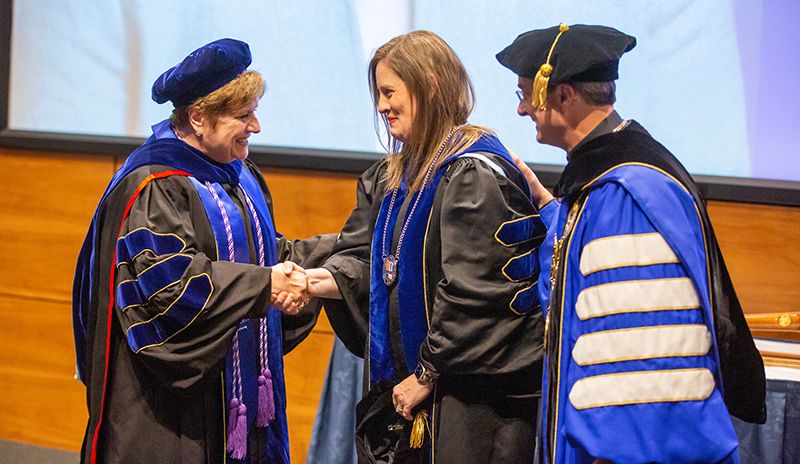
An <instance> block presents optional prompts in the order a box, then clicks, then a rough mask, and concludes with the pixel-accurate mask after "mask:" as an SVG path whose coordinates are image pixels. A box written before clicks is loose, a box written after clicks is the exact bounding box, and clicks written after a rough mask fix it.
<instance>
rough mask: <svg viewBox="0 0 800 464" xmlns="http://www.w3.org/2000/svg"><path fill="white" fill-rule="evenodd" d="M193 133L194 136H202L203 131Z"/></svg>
mask: <svg viewBox="0 0 800 464" xmlns="http://www.w3.org/2000/svg"><path fill="white" fill-rule="evenodd" d="M194 135H196V136H198V137H202V136H203V133H202V132H200V131H197V132H195V133H194Z"/></svg>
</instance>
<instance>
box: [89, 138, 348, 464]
mask: <svg viewBox="0 0 800 464" xmlns="http://www.w3.org/2000/svg"><path fill="white" fill-rule="evenodd" d="M206 182H209V184H206ZM212 189H213V190H214V194H215V195H217V196H218V197H219V199H220V203H219V205H211V206H214V208H212V207H210V206H209V201H208V200H209V199H208V198H206V203H205V204H204V202H203V199H202V198H201V196H202V195H204V194H205V195H208V194H210V192H211V190H212ZM245 191H246V192H247V194H246V196H247V197H249V198H245V194H244V193H243V192H245ZM201 192H202V193H201ZM248 199H249V200H250V203H251V206H252V208H251V206H249V205H248V204H247V203H248ZM217 206H219V207H221V208H223V209H225V214H226V215H227V216H229V217H228V219H229V221H230V223H231V229H232V232H233V236H232V238H233V243H232V245H233V249H234V253H235V255H234V258H235V260H236V261H237V262H229V261H228V259H229V258H230V256H229V251H228V248H227V243H226V242H227V240H225V239H222V240H220V238H221V237H220V234H222V236H223V237H224V236H225V235H226V233H225V231H224V228H223V229H222V230H220V227H219V224H215V223H217V222H219V221H218V218H215V215H217V216H219V215H220V214H221V210H220V209H219V208H218V207H217ZM251 211H256V214H257V215H258V223H259V225H260V226H261V227H260V229H261V232H262V237H261V239H262V240H261V242H262V243H263V244H264V245H263V246H261V247H260V246H259V240H258V238H257V235H258V233H257V230H256V228H255V221H253V220H252V212H251ZM275 237H276V234H275V232H274V227H273V226H272V213H271V200H270V196H269V191H268V189H267V188H266V184H265V183H264V181H263V178H261V175H260V172H259V171H258V168H257V167H256V166H255V165H253V164H252V163H250V162H249V161H245V163H244V164H242V163H241V162H233V163H229V164H227V165H218V164H216V163H213V162H211V161H210V160H209V159H208V158H206V157H205V156H204V155H203V154H202V153H200V152H198V151H196V150H194V149H192V148H191V147H189V146H188V145H186V144H185V143H183V142H181V141H179V140H176V139H172V138H167V139H155V138H151V139H150V140H148V142H147V143H146V144H145V145H143V146H142V147H140V149H138V150H137V151H136V152H134V153H133V154H132V155H131V156H130V157H129V158H128V161H126V163H125V165H124V166H123V168H121V169H120V171H119V172H118V173H117V174H116V175H115V177H114V179H113V180H112V183H111V184H110V186H109V188H108V189H107V192H106V194H104V196H103V199H102V200H101V204H100V206H99V207H98V210H97V212H96V214H95V218H94V219H93V222H92V227H91V228H90V231H89V234H88V235H87V239H86V241H85V243H84V248H83V250H82V253H81V256H80V259H79V264H78V271H77V273H76V279H75V290H74V293H75V295H74V304H75V316H74V321H75V332H76V350H77V354H78V365H79V373H80V374H81V378H82V380H83V382H84V383H85V384H86V385H87V401H88V405H89V413H90V419H89V424H88V426H87V434H86V437H85V442H84V450H83V460H84V462H90V461H91V462H134V463H135V462H223V461H225V460H226V451H225V445H226V430H225V428H226V424H225V422H226V420H227V417H226V415H227V413H228V411H227V406H228V405H227V403H228V401H227V400H226V397H230V388H231V387H230V381H229V380H230V378H231V375H230V367H228V368H227V370H228V373H226V374H223V372H224V371H225V370H226V364H230V362H228V363H226V356H227V357H230V354H229V350H230V347H231V342H232V340H233V337H234V334H235V333H236V332H237V329H240V322H241V321H242V320H248V319H250V318H253V319H258V318H262V317H266V318H267V322H268V324H267V335H268V336H267V341H268V343H267V347H268V359H269V360H268V365H269V367H270V370H271V371H272V382H273V391H274V400H275V406H276V410H277V414H276V416H277V417H276V419H275V420H273V421H272V422H271V423H270V425H269V427H268V428H266V429H262V428H256V427H255V425H254V424H253V419H252V418H253V417H254V414H255V410H256V409H257V407H256V406H257V405H256V404H254V400H253V394H254V393H252V392H253V391H254V390H255V389H257V384H255V383H250V382H255V377H256V376H257V375H258V372H257V371H256V370H255V369H257V359H258V351H257V350H258V349H260V346H261V344H262V343H263V342H259V341H258V331H257V327H258V325H257V324H258V321H253V322H252V323H251V322H246V323H245V324H244V325H243V326H242V327H243V328H244V330H245V332H247V333H245V332H240V344H241V346H240V354H241V355H242V359H241V361H242V363H243V364H242V366H245V364H248V363H247V361H248V360H249V361H251V362H250V364H249V366H250V369H253V371H252V372H251V371H249V370H248V371H247V372H244V371H243V373H242V379H243V385H242V386H243V387H244V388H243V389H244V390H245V391H244V393H245V401H246V402H248V403H249V408H248V414H247V416H248V419H249V421H248V423H250V424H251V425H250V429H251V430H250V434H249V440H248V441H249V443H248V451H247V452H248V455H247V456H245V459H244V460H243V462H254V463H255V462H288V432H287V429H286V422H285V386H284V380H283V360H282V355H283V345H284V343H283V340H282V337H283V331H282V327H281V325H282V324H281V319H282V316H281V314H280V313H279V312H278V311H277V310H275V309H274V308H270V307H269V299H270V288H271V286H270V280H271V269H270V268H269V267H260V266H258V265H257V264H258V262H259V254H260V253H261V255H262V256H264V259H265V264H271V263H274V262H277V260H278V259H285V258H287V257H294V258H295V260H296V261H301V262H302V261H303V259H304V258H307V257H311V256H314V257H315V258H314V259H316V262H309V263H307V264H311V265H312V266H313V265H318V264H319V262H321V260H322V259H323V258H324V257H325V256H326V255H327V250H329V249H330V245H332V243H333V242H332V238H329V239H327V240H325V239H321V238H318V239H313V240H310V241H309V243H306V244H304V245H298V244H297V243H291V242H288V241H286V240H285V239H283V238H279V239H278V246H277V248H276V241H275ZM120 238H121V240H120ZM326 246H327V247H328V248H327V250H322V248H325V247H326ZM259 248H261V250H263V251H259ZM295 248H297V249H298V250H299V251H301V252H302V253H305V256H296V255H295ZM115 264H116V265H115ZM112 272H113V274H112ZM112 275H113V276H114V277H113V281H111V282H109V279H110V276H112ZM312 311H313V310H312ZM315 318H316V315H315V314H314V315H312V316H311V317H308V316H307V315H305V316H304V317H300V318H295V319H293V320H291V321H290V322H289V324H288V325H289V332H290V333H291V336H290V338H291V339H290V340H288V341H287V345H288V346H294V345H295V344H296V343H298V342H299V340H302V338H303V337H305V335H306V334H307V333H308V330H310V326H313V322H314V320H315ZM254 324H255V326H254ZM254 327H255V328H256V330H253V328H254ZM229 361H230V360H229ZM226 379H227V381H226ZM246 385H252V387H246ZM248 397H249V398H250V400H248V399H247V398H248ZM227 461H228V462H235V461H232V460H231V459H230V457H228V458H227Z"/></svg>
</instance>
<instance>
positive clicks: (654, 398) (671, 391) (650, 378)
mask: <svg viewBox="0 0 800 464" xmlns="http://www.w3.org/2000/svg"><path fill="white" fill-rule="evenodd" d="M713 391H714V375H713V374H712V373H711V371H710V370H708V369H705V368H702V369H680V370H671V371H644V372H630V373H624V374H612V375H603V376H596V377H586V378H583V379H580V380H578V381H577V382H575V384H574V385H573V386H572V390H570V392H569V401H570V403H572V406H574V407H575V409H579V410H580V409H589V408H599V407H603V406H612V405H626V404H640V403H660V402H667V401H669V402H676V401H698V400H704V399H706V398H708V397H709V396H711V393H712V392H713Z"/></svg>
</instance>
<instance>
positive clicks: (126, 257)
mask: <svg viewBox="0 0 800 464" xmlns="http://www.w3.org/2000/svg"><path fill="white" fill-rule="evenodd" d="M184 248H186V243H185V242H184V241H183V239H181V238H180V237H178V236H177V235H174V234H159V233H156V232H153V231H152V230H150V229H146V228H140V229H136V230H134V231H133V232H131V233H129V234H127V235H125V236H124V237H121V238H120V239H119V240H117V263H116V265H117V266H120V265H122V264H128V263H130V262H131V260H132V259H135V258H136V257H137V256H139V255H141V254H142V253H144V252H147V251H149V252H150V253H152V254H153V255H154V256H164V255H172V256H169V257H168V258H166V259H164V260H162V261H160V262H158V263H156V264H154V265H152V266H150V267H149V268H147V269H145V270H144V271H142V272H141V273H139V275H137V276H136V279H133V280H127V281H124V282H121V283H120V284H119V286H118V287H117V304H118V305H119V307H120V308H121V309H122V310H123V311H124V310H126V309H128V308H130V307H132V306H137V305H143V304H145V303H147V301H148V300H149V299H150V298H152V297H153V295H155V294H156V293H158V292H160V291H161V290H164V289H165V288H167V287H169V286H171V285H173V284H175V283H177V282H179V281H180V278H181V276H182V275H183V272H184V271H185V270H186V267H187V266H188V265H189V263H190V262H191V261H192V258H191V257H190V256H188V255H178V254H176V253H180V252H181V251H183V250H184Z"/></svg>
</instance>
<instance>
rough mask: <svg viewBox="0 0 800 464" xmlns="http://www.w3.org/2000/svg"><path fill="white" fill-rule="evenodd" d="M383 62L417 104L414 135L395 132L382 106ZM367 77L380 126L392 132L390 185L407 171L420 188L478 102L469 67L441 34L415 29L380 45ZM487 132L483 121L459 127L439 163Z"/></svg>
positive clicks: (411, 182) (396, 183)
mask: <svg viewBox="0 0 800 464" xmlns="http://www.w3.org/2000/svg"><path fill="white" fill-rule="evenodd" d="M380 62H383V63H384V64H385V65H386V66H387V67H388V68H389V69H391V70H392V71H393V72H394V73H395V74H397V75H398V77H400V79H401V80H402V81H403V84H405V86H406V88H407V89H408V93H409V95H410V96H411V98H412V99H413V100H414V102H415V104H416V117H415V118H414V121H413V122H412V125H411V136H410V137H409V139H408V140H407V141H406V142H405V143H402V142H400V141H399V140H397V139H395V138H394V137H392V136H391V133H390V131H389V122H388V120H387V119H386V116H385V115H382V114H380V112H379V111H378V103H379V101H380V90H379V89H378V84H377V81H376V68H377V66H378V63H380ZM368 79H369V84H370V88H371V90H372V104H373V109H374V111H375V127H376V130H377V131H378V133H379V134H380V130H379V129H380V125H381V124H382V125H383V127H384V128H385V130H386V133H387V138H388V140H387V145H386V146H385V147H386V149H387V150H388V151H389V152H390V155H389V166H388V168H387V173H386V176H387V189H388V190H391V189H394V188H397V187H398V186H399V185H400V181H401V179H402V177H403V175H405V176H406V184H407V185H408V186H409V191H411V192H413V191H416V190H419V188H420V187H421V186H422V182H423V180H424V178H425V173H426V172H427V169H428V166H429V165H430V164H431V163H432V162H433V159H434V157H435V156H436V153H437V151H438V150H439V146H440V145H441V144H442V142H444V141H445V139H446V138H447V135H448V134H449V133H450V131H451V130H452V129H453V128H454V127H456V126H459V125H462V124H465V123H466V122H467V118H468V117H469V115H470V114H471V113H472V109H473V108H474V106H475V91H474V89H473V87H472V82H471V81H470V78H469V75H468V74H467V70H466V69H465V68H464V65H463V64H462V63H461V60H459V59H458V56H457V55H456V53H455V52H454V51H453V49H451V48H450V46H448V45H447V43H445V41H444V40H442V39H441V37H439V36H438V35H436V34H434V33H433V32H430V31H414V32H410V33H408V34H405V35H401V36H399V37H395V38H394V39H392V40H390V41H389V42H387V43H386V44H384V45H382V46H381V47H380V48H378V49H377V50H376V51H375V54H374V55H373V56H372V59H371V60H370V63H369V71H368ZM485 133H491V131H490V130H489V129H486V128H484V127H479V126H465V127H463V128H462V129H460V131H459V132H458V133H457V134H454V135H453V137H452V138H451V140H450V142H449V143H448V144H447V146H446V147H445V149H444V150H443V151H442V155H441V156H440V157H439V159H438V160H437V161H436V166H434V169H436V168H437V167H438V166H439V165H440V164H441V163H442V162H443V161H444V160H446V159H447V157H448V156H450V155H452V154H453V153H457V152H459V151H462V150H464V149H466V148H467V147H469V146H471V145H472V144H473V143H475V142H476V141H477V140H478V139H479V138H480V137H481V136H482V135H483V134H485Z"/></svg>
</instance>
